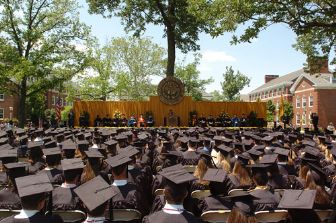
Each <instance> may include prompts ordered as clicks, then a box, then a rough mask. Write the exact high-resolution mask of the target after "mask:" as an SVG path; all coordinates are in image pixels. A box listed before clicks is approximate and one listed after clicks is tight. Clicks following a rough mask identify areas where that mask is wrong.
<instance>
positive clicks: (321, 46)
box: [189, 0, 336, 72]
mask: <svg viewBox="0 0 336 223" xmlns="http://www.w3.org/2000/svg"><path fill="white" fill-rule="evenodd" d="M189 3H190V9H189V10H190V12H191V13H192V14H194V15H195V16H198V17H202V19H203V20H207V21H208V22H207V25H208V31H209V32H210V33H211V35H213V36H218V35H221V34H223V33H224V32H225V31H237V28H238V27H239V24H244V27H243V28H244V31H243V33H242V34H241V35H239V36H237V35H235V36H234V37H233V41H232V42H233V43H239V42H249V41H251V39H253V38H256V37H258V35H259V33H260V32H261V31H263V30H265V29H267V28H268V27H269V26H271V25H272V24H275V23H284V24H287V25H288V26H289V27H290V28H291V29H292V30H293V31H294V32H295V33H296V34H297V37H298V38H297V43H296V44H295V47H296V49H298V50H300V51H301V52H303V53H305V54H306V55H307V58H308V60H310V61H312V60H314V59H315V58H318V57H319V56H328V55H330V53H331V52H332V50H333V49H334V47H335V44H336V13H335V11H336V4H335V2H334V1H333V0H300V1H297V0H274V1H265V0H244V1H226V0H212V1H207V0H189ZM335 62H336V59H335V57H334V60H333V63H335ZM312 72H314V71H312Z"/></svg>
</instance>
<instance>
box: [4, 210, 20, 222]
mask: <svg viewBox="0 0 336 223" xmlns="http://www.w3.org/2000/svg"><path fill="white" fill-rule="evenodd" d="M19 213H20V210H8V209H0V220H2V219H4V218H7V217H10V216H13V215H17V214H19Z"/></svg>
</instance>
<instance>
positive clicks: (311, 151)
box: [303, 146, 320, 158]
mask: <svg viewBox="0 0 336 223" xmlns="http://www.w3.org/2000/svg"><path fill="white" fill-rule="evenodd" d="M303 152H305V154H304V156H305V157H307V158H309V157H312V158H317V157H319V155H320V150H319V149H317V148H314V147H310V146H306V147H305V148H304V149H303Z"/></svg>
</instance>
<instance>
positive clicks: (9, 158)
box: [0, 149, 17, 164]
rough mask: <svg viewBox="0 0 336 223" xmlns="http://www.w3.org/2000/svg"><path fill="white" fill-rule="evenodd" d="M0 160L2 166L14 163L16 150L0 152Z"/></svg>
mask: <svg viewBox="0 0 336 223" xmlns="http://www.w3.org/2000/svg"><path fill="white" fill-rule="evenodd" d="M0 160H1V161H2V164H6V163H12V162H16V161H17V150H16V149H6V150H0Z"/></svg>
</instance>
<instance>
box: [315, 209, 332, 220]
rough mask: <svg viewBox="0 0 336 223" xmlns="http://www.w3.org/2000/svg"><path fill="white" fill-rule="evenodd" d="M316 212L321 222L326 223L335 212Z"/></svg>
mask: <svg viewBox="0 0 336 223" xmlns="http://www.w3.org/2000/svg"><path fill="white" fill-rule="evenodd" d="M314 211H315V212H316V214H317V215H318V216H319V218H320V220H321V222H325V221H327V220H329V218H330V216H331V214H332V212H333V210H331V209H327V210H318V209H315V210H314Z"/></svg>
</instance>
